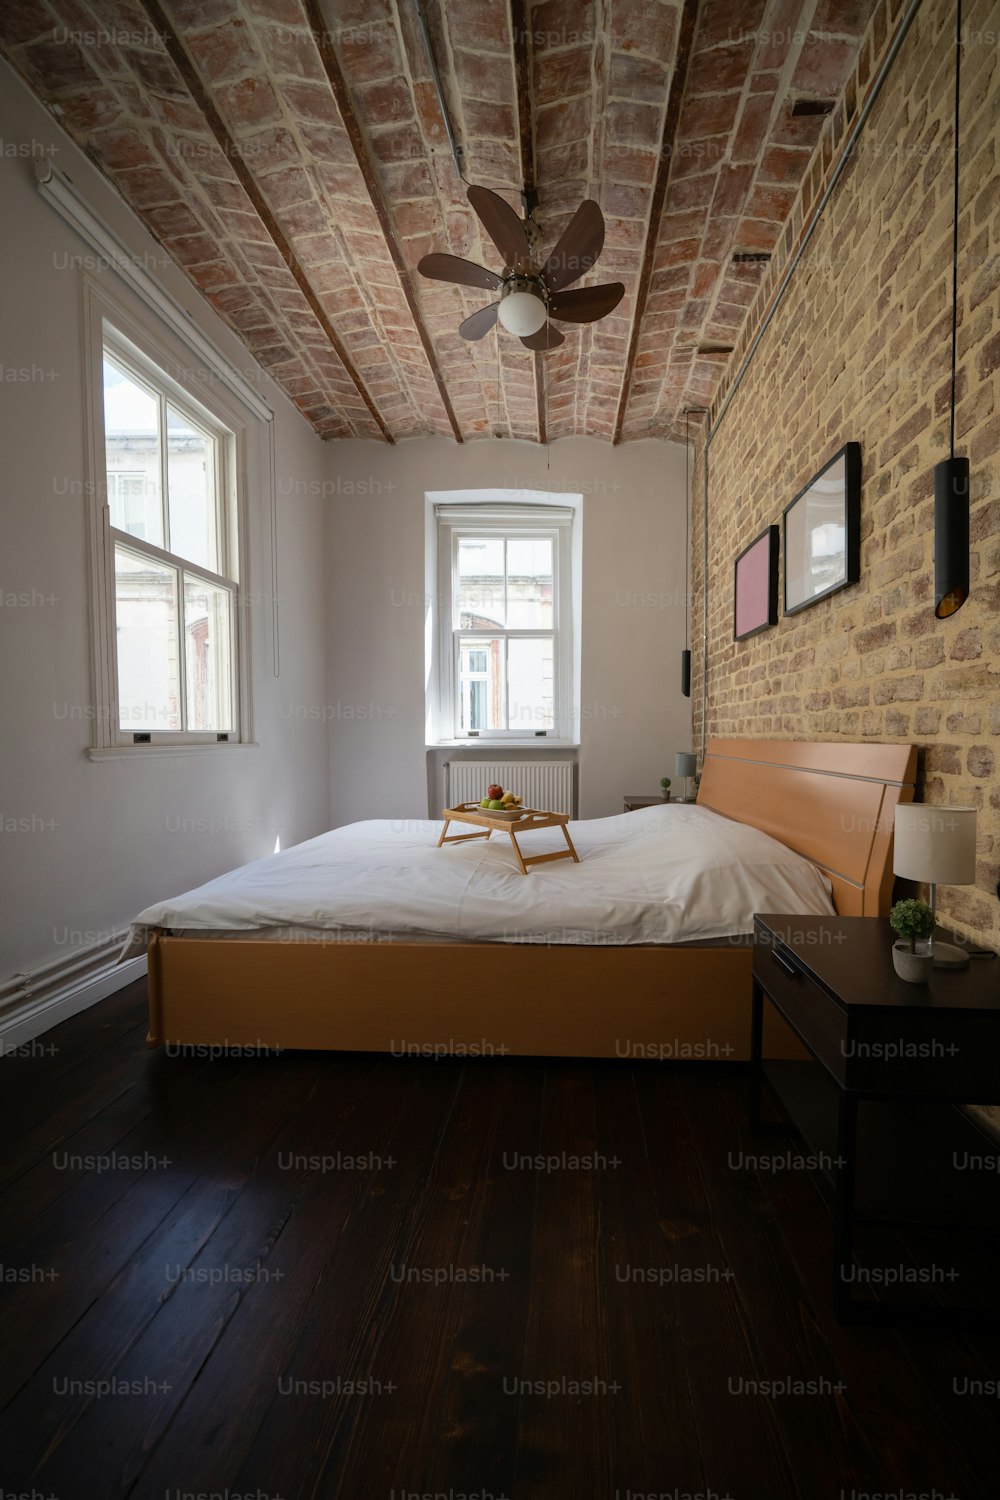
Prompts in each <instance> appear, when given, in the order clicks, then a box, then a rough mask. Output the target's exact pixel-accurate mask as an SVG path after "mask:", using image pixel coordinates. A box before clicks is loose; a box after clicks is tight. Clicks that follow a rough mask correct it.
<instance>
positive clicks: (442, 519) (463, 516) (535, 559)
mask: <svg viewBox="0 0 1000 1500" xmlns="http://www.w3.org/2000/svg"><path fill="white" fill-rule="evenodd" d="M571 520H572V512H571V511H569V510H568V509H567V510H563V509H561V508H558V507H534V506H527V505H526V506H523V507H515V506H511V507H506V508H505V509H503V510H500V509H498V508H497V507H495V506H483V507H477V506H474V505H470V506H467V507H461V506H440V507H439V508H438V524H439V537H440V560H439V574H440V577H441V578H442V580H445V581H446V583H447V587H446V590H445V599H444V600H443V601H442V602H443V605H444V606H445V607H444V608H443V609H442V635H441V638H442V660H441V662H440V669H441V670H440V674H439V675H440V682H441V691H442V697H443V702H442V713H441V722H442V726H445V725H447V724H449V723H450V724H451V726H452V732H453V734H454V737H455V738H456V739H464V738H491V737H494V738H502V737H504V736H509V737H512V738H520V739H529V738H538V737H542V736H550V735H551V736H552V737H554V738H559V737H560V736H562V735H564V734H566V733H567V728H566V725H567V719H568V705H567V702H566V694H567V693H568V691H569V682H570V676H571V660H572V650H571V642H570V639H569V637H570V631H571V618H572V615H571V610H570V599H569V576H570V570H569V532H570V524H571Z"/></svg>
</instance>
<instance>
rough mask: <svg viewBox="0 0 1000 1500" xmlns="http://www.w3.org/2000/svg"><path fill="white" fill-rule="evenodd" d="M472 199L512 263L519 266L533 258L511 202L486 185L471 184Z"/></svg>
mask: <svg viewBox="0 0 1000 1500" xmlns="http://www.w3.org/2000/svg"><path fill="white" fill-rule="evenodd" d="M469 202H470V203H471V204H472V206H473V208H474V209H475V211H476V213H477V214H478V215H479V218H480V221H481V222H482V226H483V228H484V229H485V230H486V233H487V234H488V235H489V237H490V239H491V240H492V241H493V243H494V245H496V247H497V249H498V250H499V251H500V254H501V255H502V256H503V258H504V262H505V263H506V264H507V265H508V266H515V267H516V266H519V265H520V264H521V262H522V261H529V260H530V259H531V251H530V249H529V248H528V236H527V235H526V234H525V232H524V225H523V224H522V223H521V220H520V219H519V218H518V216H517V214H516V213H515V212H514V210H513V209H512V208H511V206H510V204H509V203H507V202H506V201H505V200H504V199H503V198H501V197H500V195H499V194H498V193H491V192H490V190H489V188H484V187H470V189H469Z"/></svg>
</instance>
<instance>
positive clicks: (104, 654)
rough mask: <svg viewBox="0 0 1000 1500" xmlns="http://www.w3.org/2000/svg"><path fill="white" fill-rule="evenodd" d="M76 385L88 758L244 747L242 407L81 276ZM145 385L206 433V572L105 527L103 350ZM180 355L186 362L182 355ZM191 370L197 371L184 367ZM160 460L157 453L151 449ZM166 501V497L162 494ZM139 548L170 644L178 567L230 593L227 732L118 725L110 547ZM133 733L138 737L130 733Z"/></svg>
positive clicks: (247, 681) (247, 732) (248, 739)
mask: <svg viewBox="0 0 1000 1500" xmlns="http://www.w3.org/2000/svg"><path fill="white" fill-rule="evenodd" d="M82 279H83V295H84V320H83V323H84V351H83V358H84V384H85V393H86V402H87V424H86V429H87V445H86V446H87V456H86V457H87V472H88V476H89V477H88V482H87V486H86V488H87V493H88V498H89V533H90V558H91V623H92V640H93V690H94V691H93V700H94V701H93V704H92V715H93V729H94V732H93V743H92V746H91V749H90V751H89V752H88V753H89V754H90V755H91V757H92V758H97V759H100V758H102V755H121V754H133V753H134V754H135V755H136V756H138V755H142V754H150V753H155V754H159V753H174V752H176V753H189V754H190V753H205V752H209V751H210V752H217V753H222V754H225V753H226V751H227V750H229V749H233V748H242V747H250V746H252V745H253V726H252V715H251V706H252V705H251V674H250V630H249V622H248V619H247V614H248V611H247V609H246V608H245V600H246V598H247V597H248V595H247V574H248V552H249V549H248V542H247V510H248V506H247V496H246V487H247V441H248V439H247V420H246V417H247V414H246V413H245V412H244V411H243V409H242V407H241V406H240V405H238V404H237V402H236V401H234V400H232V399H230V398H229V397H228V395H227V393H226V392H225V391H223V390H220V389H219V386H220V384H221V383H220V382H218V381H217V380H215V381H213V378H212V374H211V372H209V373H208V377H207V379H206V371H205V367H204V365H203V364H202V363H201V362H200V361H199V360H198V359H197V355H196V354H195V353H194V351H187V350H185V349H183V347H182V348H180V349H176V348H175V341H174V340H173V339H172V338H171V337H169V336H166V335H161V334H160V331H159V330H158V329H157V328H156V326H155V323H153V324H152V325H150V324H147V323H146V322H145V321H143V322H142V323H140V322H138V321H137V320H136V319H135V318H134V317H133V315H132V314H131V313H130V312H129V311H128V310H127V309H126V308H125V307H124V306H123V305H122V304H120V303H119V302H118V301H117V300H115V299H113V298H112V297H110V296H109V294H108V292H107V290H106V288H105V287H104V286H100V287H99V286H98V285H97V283H96V282H95V281H93V279H92V278H90V277H89V276H84V277H83V278H82ZM105 347H107V348H108V349H109V350H110V351H111V353H112V355H113V357H114V358H115V359H116V360H117V361H119V362H121V363H122V365H123V366H124V367H125V368H126V369H127V370H128V371H129V373H131V374H134V375H135V377H136V378H137V379H138V380H139V381H140V383H142V384H144V385H146V386H152V387H153V393H154V394H155V395H157V397H158V399H159V398H160V396H161V394H162V399H163V400H164V401H169V402H170V404H171V405H172V406H175V407H177V408H178V409H179V410H180V411H182V412H183V413H184V414H185V415H187V416H188V417H189V418H190V419H191V420H192V421H194V422H195V423H196V425H197V426H199V427H202V428H204V429H206V430H207V431H208V432H209V434H210V435H211V436H212V437H213V438H214V440H215V445H214V446H215V455H216V486H217V489H216V493H217V496H218V501H219V503H218V513H217V523H216V524H217V528H218V535H217V556H216V561H217V563H218V564H219V565H224V566H225V569H226V571H225V572H218V573H216V572H214V571H213V570H211V569H208V568H205V567H203V566H201V565H200V564H197V563H192V562H189V561H188V560H187V559H186V558H183V557H181V556H180V555H179V554H174V553H171V552H169V551H166V550H165V549H163V548H161V547H158V546H156V545H155V544H153V543H151V542H147V541H145V540H143V539H141V538H139V537H136V536H133V535H132V534H131V533H130V532H126V531H119V530H118V529H117V528H116V527H114V526H113V525H112V524H111V511H110V505H109V503H108V484H107V463H106V453H105V428H104V376H103V360H104V350H105ZM189 354H190V359H188V357H187V356H188V355H189ZM193 371H197V372H198V373H197V374H195V373H192V372H193ZM161 465H163V466H165V465H166V453H165V452H164V453H162V454H161ZM163 503H164V505H166V503H167V502H166V494H165V491H164V493H163ZM116 543H119V544H120V545H121V546H123V547H125V548H127V549H128V550H130V551H132V552H134V553H137V554H143V555H146V556H148V557H150V558H151V559H153V560H156V561H158V562H161V563H165V564H166V565H168V566H169V567H171V568H174V569H176V570H177V576H178V590H179V593H178V615H179V630H178V635H179V642H180V645H181V646H182V645H183V634H184V632H183V608H184V600H183V574H184V573H187V574H188V575H190V576H192V577H196V578H202V579H204V580H205V581H207V582H208V583H212V584H216V585H220V586H221V587H223V588H224V589H225V590H226V591H227V592H228V593H229V594H230V598H231V605H230V637H229V639H230V660H231V668H230V670H231V691H232V714H231V728H230V729H229V730H228V731H215V730H212V731H195V730H187V729H185V730H147V729H145V728H141V729H137V730H133V729H129V728H124V729H123V728H121V726H120V705H119V695H118V652H117V639H116V610H115V545H116ZM185 658H186V653H185V651H184V650H183V649H180V652H179V659H178V697H179V703H180V704H181V705H183V706H184V707H185V710H186V691H187V690H186V681H185V671H186V659H185ZM137 735H139V736H141V738H138V739H137Z"/></svg>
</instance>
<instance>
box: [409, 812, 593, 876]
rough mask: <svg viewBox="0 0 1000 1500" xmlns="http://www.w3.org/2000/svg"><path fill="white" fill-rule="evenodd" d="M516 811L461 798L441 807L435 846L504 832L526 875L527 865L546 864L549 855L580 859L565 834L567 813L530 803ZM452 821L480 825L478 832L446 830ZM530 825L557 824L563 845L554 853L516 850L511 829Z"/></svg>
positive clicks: (520, 830)
mask: <svg viewBox="0 0 1000 1500" xmlns="http://www.w3.org/2000/svg"><path fill="white" fill-rule="evenodd" d="M517 812H518V813H519V814H520V816H519V817H515V816H513V815H512V814H510V813H499V812H495V811H494V812H490V810H489V809H488V808H485V807H480V806H479V803H478V802H463V803H462V804H461V806H460V807H444V808H442V809H441V816H442V818H444V827H443V828H442V830H441V837H440V838H439V839H438V842H437V846H438V848H439V849H440V848H441V845H442V844H461V843H463V842H464V841H465V840H466V839H488V838H489V836H490V834H491V833H506V834H508V835H509V836H510V841H511V843H512V844H513V846H514V858H515V859H516V860H517V864H518V868H519V869H520V871H521V874H522V875H527V873H528V866H529V865H544V864H548V862H549V861H550V860H553V859H572V860H575V861H576V863H577V864H579V863H580V856H579V855H578V854H577V852H576V850H575V849H574V848H573V840H572V839H571V838H570V836H569V830H568V829H567V827H566V824H567V823H568V822H569V813H553V812H539V811H538V810H537V808H534V807H521V808H518V809H517ZM452 823H471V824H473V825H474V826H475V827H476V828H478V829H480V832H479V833H452V834H449V833H448V828H449V826H450V825H451V824H452ZM532 828H561V829H562V831H563V838H564V839H565V840H566V848H565V849H560V850H558V851H557V852H556V853H554V854H530V855H528V856H527V857H525V856H524V855H523V854H522V853H521V850H520V847H519V845H518V842H517V839H516V837H515V831H516V832H517V833H527V832H529V831H530V830H531V829H532Z"/></svg>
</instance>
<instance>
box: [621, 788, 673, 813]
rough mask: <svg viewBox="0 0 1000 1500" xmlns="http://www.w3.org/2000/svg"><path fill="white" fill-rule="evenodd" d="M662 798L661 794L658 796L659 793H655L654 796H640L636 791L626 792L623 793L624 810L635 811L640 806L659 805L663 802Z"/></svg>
mask: <svg viewBox="0 0 1000 1500" xmlns="http://www.w3.org/2000/svg"><path fill="white" fill-rule="evenodd" d="M663 800H664V799H663V798H662V797H661V796H659V795H657V796H655V797H643V796H640V795H639V794H638V793H634V794H633V793H631V792H626V793H625V811H626V812H637V811H638V809H639V808H640V807H659V806H660V804H661V802H663ZM667 800H669V799H667Z"/></svg>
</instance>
